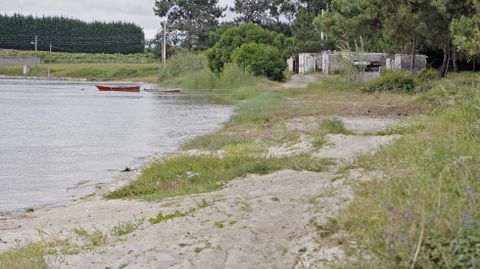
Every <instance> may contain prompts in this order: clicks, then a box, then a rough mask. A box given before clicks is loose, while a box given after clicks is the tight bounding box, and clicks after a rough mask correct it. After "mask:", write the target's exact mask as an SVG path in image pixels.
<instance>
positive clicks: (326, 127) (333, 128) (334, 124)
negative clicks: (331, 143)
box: [320, 117, 353, 135]
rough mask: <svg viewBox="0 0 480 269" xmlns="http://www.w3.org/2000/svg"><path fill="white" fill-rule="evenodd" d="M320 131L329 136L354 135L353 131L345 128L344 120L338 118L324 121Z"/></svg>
mask: <svg viewBox="0 0 480 269" xmlns="http://www.w3.org/2000/svg"><path fill="white" fill-rule="evenodd" d="M320 129H321V130H323V131H324V132H326V133H328V134H343V135H352V134H353V132H352V131H350V130H348V129H347V128H346V127H345V123H344V122H343V121H342V119H340V118H337V117H333V118H329V119H324V120H322V122H321V123H320Z"/></svg>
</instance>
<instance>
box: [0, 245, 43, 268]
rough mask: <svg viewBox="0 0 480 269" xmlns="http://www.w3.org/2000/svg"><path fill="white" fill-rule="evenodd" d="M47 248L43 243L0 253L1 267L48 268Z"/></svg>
mask: <svg viewBox="0 0 480 269" xmlns="http://www.w3.org/2000/svg"><path fill="white" fill-rule="evenodd" d="M46 254H47V248H46V246H45V245H43V244H41V243H32V244H29V245H27V246H25V247H20V248H17V249H14V250H9V251H6V252H3V253H0V269H46V268H47V263H46V261H45V255H46Z"/></svg>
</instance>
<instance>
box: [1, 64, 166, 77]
mask: <svg viewBox="0 0 480 269" xmlns="http://www.w3.org/2000/svg"><path fill="white" fill-rule="evenodd" d="M50 66H51V76H52V77H70V78H87V79H116V80H134V81H146V82H156V80H157V74H158V65H156V64H130V63H78V64H51V65H50ZM48 67H49V64H40V65H38V66H37V67H33V66H32V71H31V73H30V74H28V76H42V77H46V76H47V75H48ZM22 72H23V66H20V65H2V66H0V75H9V76H22V75H23V74H22Z"/></svg>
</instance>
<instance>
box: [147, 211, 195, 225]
mask: <svg viewBox="0 0 480 269" xmlns="http://www.w3.org/2000/svg"><path fill="white" fill-rule="evenodd" d="M186 215H187V213H183V212H180V211H175V212H174V213H171V214H167V215H163V214H162V213H158V214H157V216H156V217H155V218H150V219H148V222H150V224H159V223H160V222H164V221H167V220H172V219H175V218H179V217H185V216H186Z"/></svg>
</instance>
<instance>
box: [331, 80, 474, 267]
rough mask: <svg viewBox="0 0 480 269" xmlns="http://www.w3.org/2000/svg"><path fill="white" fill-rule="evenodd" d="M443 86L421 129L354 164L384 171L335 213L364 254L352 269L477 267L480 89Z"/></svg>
mask: <svg viewBox="0 0 480 269" xmlns="http://www.w3.org/2000/svg"><path fill="white" fill-rule="evenodd" d="M443 85H444V86H437V87H436V88H435V89H434V90H433V91H432V92H430V93H428V96H429V98H428V99H430V98H432V97H435V96H436V97H438V98H437V102H435V103H434V105H433V106H432V109H431V112H430V113H429V114H428V116H426V117H425V118H423V120H421V121H420V122H419V124H420V125H419V126H422V128H417V127H413V129H414V130H415V131H414V132H404V133H405V135H404V137H403V138H402V139H400V140H398V141H397V142H395V143H393V144H392V145H390V146H388V147H386V148H384V149H382V150H380V151H378V152H377V153H376V154H375V155H373V156H365V157H362V158H361V159H359V160H358V161H357V163H356V164H355V167H362V168H367V169H371V170H376V171H382V172H383V173H384V174H385V177H384V179H382V180H375V181H371V182H364V183H358V184H356V194H357V197H356V199H355V201H354V202H353V203H352V205H351V206H350V208H349V209H348V210H347V211H346V212H344V213H342V214H340V216H339V218H338V221H339V225H340V226H341V228H342V229H343V230H345V231H347V232H348V233H349V234H351V237H352V238H350V239H349V240H355V241H357V242H358V243H361V244H362V248H364V249H366V250H367V252H368V255H369V256H370V257H371V258H370V259H368V261H365V260H363V261H362V259H360V260H359V261H360V262H359V263H360V264H357V265H356V266H357V268H479V267H480V254H479V253H480V165H479V163H480V157H479V156H480V125H479V122H480V92H479V91H478V88H477V87H474V86H465V85H463V84H462V83H457V82H455V83H453V84H452V83H449V82H445V83H444V84H443ZM360 255H362V256H364V254H360ZM349 266H353V265H347V266H346V267H347V268H348V267H349Z"/></svg>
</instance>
